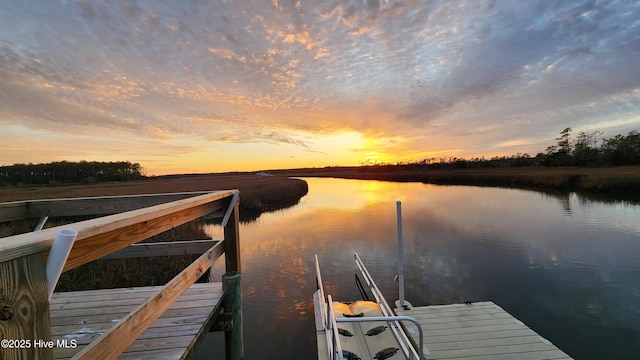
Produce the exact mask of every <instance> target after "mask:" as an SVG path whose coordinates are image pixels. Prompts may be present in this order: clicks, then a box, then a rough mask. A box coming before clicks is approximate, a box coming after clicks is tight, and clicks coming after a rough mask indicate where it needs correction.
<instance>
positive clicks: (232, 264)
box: [223, 197, 241, 273]
mask: <svg viewBox="0 0 640 360" xmlns="http://www.w3.org/2000/svg"><path fill="white" fill-rule="evenodd" d="M228 199H229V200H228V201H231V199H232V198H231V197H229V198H228ZM238 203H240V198H238V201H236V203H235V204H234V205H233V210H232V212H231V216H230V217H229V221H228V222H227V226H225V227H224V261H225V267H226V272H228V273H231V272H234V271H237V272H241V267H240V236H239V234H240V216H239V214H238ZM226 204H227V205H226V206H227V207H228V206H229V202H226ZM223 209H224V207H223Z"/></svg>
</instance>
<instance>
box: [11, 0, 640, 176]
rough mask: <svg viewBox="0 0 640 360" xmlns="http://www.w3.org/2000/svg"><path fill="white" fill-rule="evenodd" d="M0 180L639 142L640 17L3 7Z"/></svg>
mask: <svg viewBox="0 0 640 360" xmlns="http://www.w3.org/2000/svg"><path fill="white" fill-rule="evenodd" d="M0 24H1V27H0V165H10V164H14V163H30V162H31V163H42V162H50V161H60V160H68V161H80V160H87V161H131V162H138V163H140V164H141V165H142V166H143V167H144V169H145V170H146V173H147V174H148V175H161V174H167V173H186V172H221V171H233V170H241V171H246V170H250V171H253V170H261V169H273V168H292V167H312V166H315V167H322V166H328V165H361V164H365V163H376V162H378V163H380V162H391V163H396V162H397V161H412V160H413V161H417V160H420V159H423V158H431V157H435V158H441V157H452V156H464V157H474V156H486V157H491V156H494V155H511V154H516V153H519V152H520V153H529V154H532V155H535V154H536V153H538V152H543V151H544V149H545V148H546V147H547V146H549V145H552V144H554V143H555V141H554V138H555V137H557V135H558V133H559V132H560V131H561V130H562V129H564V128H565V127H571V128H573V129H574V131H575V132H579V131H587V132H588V131H595V130H599V131H602V132H604V135H603V136H604V137H613V136H615V135H616V134H626V133H627V132H629V131H631V130H635V129H640V1H629V0H620V1H616V0H613V1H606V0H603V1H600V0H596V1H534V0H529V1H506V0H505V1H499V0H498V1H478V0H470V1H455V0H454V1H450V0H443V1H427V0H415V1H411V0H407V1H392V0H389V1H379V0H364V1H363V0H358V1H301V0H300V1H296V0H293V1H288V0H268V1H233V0H228V1H213V0H211V1H209V0H207V1H186V0H185V1H173V0H154V1H151V0H150V1H142V0H141V1H89V0H87V1H73V0H68V1H50V0H42V1H34V0H29V1H2V2H1V3H0Z"/></svg>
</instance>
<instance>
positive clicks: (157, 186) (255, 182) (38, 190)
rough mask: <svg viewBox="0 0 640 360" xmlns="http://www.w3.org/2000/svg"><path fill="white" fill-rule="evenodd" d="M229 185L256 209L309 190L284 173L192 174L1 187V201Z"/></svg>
mask: <svg viewBox="0 0 640 360" xmlns="http://www.w3.org/2000/svg"><path fill="white" fill-rule="evenodd" d="M227 189H239V190H240V206H241V207H242V208H243V209H244V210H247V211H254V212H262V211H266V210H272V209H275V208H278V207H281V206H283V205H288V204H292V203H295V202H296V201H297V200H298V199H300V197H302V196H304V195H305V194H306V193H307V190H308V188H307V183H306V182H304V181H302V180H298V179H290V178H288V177H283V176H255V175H191V176H171V177H165V178H153V179H148V180H141V181H127V182H109V183H97V184H87V185H66V186H38V187H11V188H0V202H6V201H19V200H34V199H53V198H70V197H85V196H110V195H132V194H155V193H170V192H183V191H210V190H227Z"/></svg>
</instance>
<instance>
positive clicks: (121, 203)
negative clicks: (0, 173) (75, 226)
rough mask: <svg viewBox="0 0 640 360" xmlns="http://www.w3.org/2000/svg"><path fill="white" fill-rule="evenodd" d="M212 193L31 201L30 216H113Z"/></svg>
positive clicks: (29, 201) (197, 192) (29, 203)
mask: <svg viewBox="0 0 640 360" xmlns="http://www.w3.org/2000/svg"><path fill="white" fill-rule="evenodd" d="M208 193H211V191H194V192H179V193H163V194H141V195H117V196H99V197H79V198H63V199H42V200H28V201H27V204H28V207H27V208H28V214H27V216H28V217H38V218H39V217H43V216H76V215H111V214H117V213H121V212H125V211H131V210H137V209H142V208H145V207H149V206H155V205H159V204H163V203H168V202H171V201H176V200H182V199H185V198H189V197H193V196H198V195H203V194H208Z"/></svg>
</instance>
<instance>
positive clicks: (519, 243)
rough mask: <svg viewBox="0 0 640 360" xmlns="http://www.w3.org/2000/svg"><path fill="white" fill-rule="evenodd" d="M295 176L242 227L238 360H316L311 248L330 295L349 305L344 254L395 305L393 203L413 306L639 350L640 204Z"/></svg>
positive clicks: (590, 345) (563, 341) (580, 353)
mask: <svg viewBox="0 0 640 360" xmlns="http://www.w3.org/2000/svg"><path fill="white" fill-rule="evenodd" d="M306 180H307V181H308V183H309V193H308V195H307V196H305V197H304V198H303V199H302V200H301V201H300V203H299V204H298V205H296V206H295V207H292V208H289V209H285V210H282V211H279V212H276V213H269V214H263V215H262V216H260V217H259V218H258V219H257V220H256V221H255V222H252V223H248V224H243V225H242V228H241V244H242V245H241V249H242V254H241V256H242V265H243V280H242V281H243V291H244V294H243V296H244V304H245V307H244V315H245V337H246V339H245V341H246V342H245V343H246V348H247V350H246V355H247V359H263V358H283V359H298V358H314V357H315V338H314V332H313V310H312V305H311V295H312V293H313V291H314V290H315V282H314V275H313V274H314V272H313V271H314V270H313V255H314V254H316V253H317V254H318V255H319V257H320V260H321V264H322V268H323V275H324V280H325V282H326V284H325V285H326V291H327V292H328V293H330V294H333V295H334V296H335V298H337V299H343V300H352V299H357V298H358V296H359V295H358V292H357V290H356V288H355V286H354V284H353V275H352V274H353V273H354V266H353V259H352V256H353V252H354V251H357V252H358V253H359V254H360V255H361V257H362V258H363V260H364V261H365V263H366V264H367V266H368V267H369V269H370V270H371V272H372V275H373V276H374V278H375V279H377V281H378V283H379V286H380V287H381V289H382V291H383V292H384V293H385V294H387V297H388V299H394V298H396V297H397V289H396V285H395V283H393V281H392V278H393V275H394V274H395V273H396V272H397V263H396V253H397V250H396V239H395V236H396V226H395V201H396V200H401V201H403V215H404V235H405V258H406V264H405V272H406V275H405V278H406V297H407V299H409V300H410V301H412V303H414V304H417V305H422V304H430V303H453V302H462V301H467V300H492V301H494V302H496V303H498V304H499V305H501V306H502V307H504V308H505V309H506V310H508V311H510V312H511V313H512V314H513V315H514V316H516V317H518V318H519V319H521V320H523V321H524V322H525V323H526V324H527V325H529V326H530V327H532V328H533V329H534V330H536V331H538V332H540V333H542V334H543V335H544V336H545V337H547V338H549V339H550V340H551V341H552V342H553V343H554V344H556V345H558V346H559V347H561V348H562V349H563V350H565V351H567V352H568V353H569V354H570V355H572V356H574V357H576V358H592V357H593V358H595V357H602V358H626V357H627V356H626V355H628V354H630V353H631V351H634V352H635V353H637V352H638V351H640V325H639V324H640V284H639V283H638V281H637V279H639V278H640V265H638V261H637V259H638V257H639V256H640V226H639V224H638V223H637V219H638V218H640V216H639V215H640V206H638V205H634V204H630V203H623V202H613V203H603V202H593V201H589V200H585V199H584V198H581V197H578V196H577V195H575V194H570V195H569V194H565V195H561V196H552V195H548V194H541V193H536V192H531V191H523V190H514V189H499V188H479V187H468V186H436V185H425V184H417V183H389V182H378V181H359V180H338V179H306ZM558 201H559V202H558ZM559 204H560V206H558V205H559ZM208 231H209V232H212V233H216V232H219V231H220V230H219V229H218V228H217V227H213V226H211V227H210V228H209V229H208ZM218 234H219V233H218ZM216 268H217V269H218V271H219V272H221V271H222V270H221V269H222V267H221V265H217V266H216ZM276 334H277V335H276ZM274 336H277V340H276V338H274ZM282 341H284V342H285V343H284V344H282ZM206 346H207V345H205V347H206ZM208 346H213V345H211V344H209V345H208Z"/></svg>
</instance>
